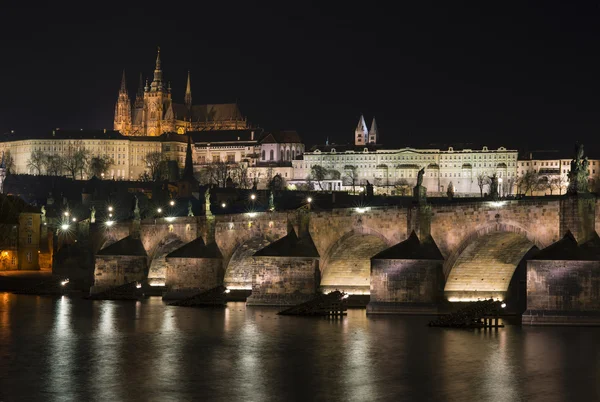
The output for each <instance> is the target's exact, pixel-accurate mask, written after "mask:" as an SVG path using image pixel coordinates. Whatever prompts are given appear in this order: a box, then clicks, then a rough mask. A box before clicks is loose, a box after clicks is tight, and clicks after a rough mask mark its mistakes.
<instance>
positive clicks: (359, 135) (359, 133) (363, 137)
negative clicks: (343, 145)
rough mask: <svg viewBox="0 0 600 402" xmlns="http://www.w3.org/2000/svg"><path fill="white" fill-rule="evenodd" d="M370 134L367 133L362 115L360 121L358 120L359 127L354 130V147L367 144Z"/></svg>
mask: <svg viewBox="0 0 600 402" xmlns="http://www.w3.org/2000/svg"><path fill="white" fill-rule="evenodd" d="M368 134H369V132H368V131H367V124H366V123H365V118H364V117H363V115H362V114H361V115H360V119H359V120H358V126H356V130H354V145H365V144H366V143H367V136H368Z"/></svg>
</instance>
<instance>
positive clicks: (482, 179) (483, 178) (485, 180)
mask: <svg viewBox="0 0 600 402" xmlns="http://www.w3.org/2000/svg"><path fill="white" fill-rule="evenodd" d="M476 177H477V185H478V186H479V195H480V196H481V198H483V187H484V186H486V185H488V184H490V177H489V176H488V175H487V173H485V172H479V173H477V176H476Z"/></svg>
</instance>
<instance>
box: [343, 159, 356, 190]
mask: <svg viewBox="0 0 600 402" xmlns="http://www.w3.org/2000/svg"><path fill="white" fill-rule="evenodd" d="M357 170H358V168H357V167H356V166H355V165H346V166H344V173H345V175H344V179H345V181H346V183H350V185H351V186H352V193H355V192H356V181H357V180H358V173H357ZM346 183H344V184H346Z"/></svg>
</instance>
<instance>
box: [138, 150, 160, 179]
mask: <svg viewBox="0 0 600 402" xmlns="http://www.w3.org/2000/svg"><path fill="white" fill-rule="evenodd" d="M142 160H143V161H144V163H145V164H146V166H147V167H148V170H150V176H151V177H152V179H153V180H155V181H158V180H160V179H161V177H162V176H163V174H164V172H163V169H164V165H165V164H164V163H162V162H163V156H162V153H161V152H159V151H154V152H148V153H147V154H146V155H145V156H144V157H143V159H142Z"/></svg>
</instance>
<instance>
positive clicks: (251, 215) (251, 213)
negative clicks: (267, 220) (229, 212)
mask: <svg viewBox="0 0 600 402" xmlns="http://www.w3.org/2000/svg"><path fill="white" fill-rule="evenodd" d="M246 215H248V216H249V217H250V218H254V217H255V216H256V212H248V213H247V214H246Z"/></svg>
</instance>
